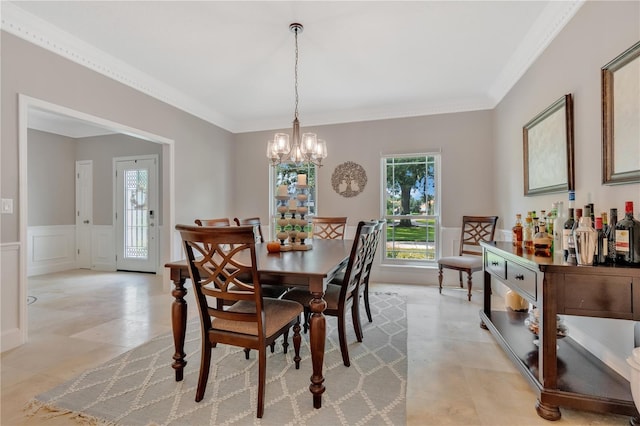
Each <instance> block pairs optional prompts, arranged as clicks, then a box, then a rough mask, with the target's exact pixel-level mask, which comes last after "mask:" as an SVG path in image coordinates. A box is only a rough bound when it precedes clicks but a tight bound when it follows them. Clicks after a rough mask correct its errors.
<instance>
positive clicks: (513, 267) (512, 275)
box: [507, 262, 538, 301]
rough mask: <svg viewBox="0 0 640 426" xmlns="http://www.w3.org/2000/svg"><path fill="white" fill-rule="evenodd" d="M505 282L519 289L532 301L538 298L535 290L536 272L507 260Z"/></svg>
mask: <svg viewBox="0 0 640 426" xmlns="http://www.w3.org/2000/svg"><path fill="white" fill-rule="evenodd" d="M507 282H508V283H509V286H511V287H515V289H516V290H517V289H519V290H520V291H521V292H523V293H525V294H524V295H528V296H529V297H530V298H531V299H533V301H536V300H537V299H538V293H537V291H536V288H537V287H536V273H535V272H534V271H532V270H531V269H527V268H525V267H523V266H520V265H518V264H517V263H514V262H507Z"/></svg>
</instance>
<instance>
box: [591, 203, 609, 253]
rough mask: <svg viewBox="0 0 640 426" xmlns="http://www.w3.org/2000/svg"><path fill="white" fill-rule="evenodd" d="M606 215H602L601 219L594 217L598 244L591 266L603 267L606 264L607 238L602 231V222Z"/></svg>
mask: <svg viewBox="0 0 640 426" xmlns="http://www.w3.org/2000/svg"><path fill="white" fill-rule="evenodd" d="M606 217H607V214H606V213H603V214H602V216H601V217H596V233H597V234H598V236H597V238H598V243H597V244H596V253H595V259H594V262H593V264H594V265H604V264H605V263H607V249H608V246H607V236H606V234H605V231H604V222H605V221H606Z"/></svg>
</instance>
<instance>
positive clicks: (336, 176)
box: [331, 161, 367, 198]
mask: <svg viewBox="0 0 640 426" xmlns="http://www.w3.org/2000/svg"><path fill="white" fill-rule="evenodd" d="M366 185H367V173H366V172H365V171H364V168H362V166H361V165H360V164H357V163H354V162H353V161H347V162H346V163H342V164H340V165H339V166H337V167H336V168H335V170H334V171H333V174H332V175H331V186H332V187H333V190H334V191H336V192H337V193H338V194H340V195H342V196H343V197H347V198H349V197H355V196H356V195H358V194H360V193H361V192H362V191H364V187H365V186H366Z"/></svg>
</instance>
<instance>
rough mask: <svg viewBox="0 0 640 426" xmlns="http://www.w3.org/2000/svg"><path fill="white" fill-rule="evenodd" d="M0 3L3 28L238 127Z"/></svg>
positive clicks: (216, 121) (212, 120) (217, 121)
mask: <svg viewBox="0 0 640 426" xmlns="http://www.w3.org/2000/svg"><path fill="white" fill-rule="evenodd" d="M0 7H1V8H2V9H1V16H2V19H1V23H0V28H1V29H2V30H4V31H6V32H8V33H11V34H13V35H15V36H16V37H20V38H21V39H23V40H26V41H28V42H30V43H33V44H35V45H37V46H39V47H42V48H43V49H46V50H48V51H50V52H53V53H55V54H57V55H60V56H62V57H64V58H66V59H68V60H70V61H73V62H75V63H77V64H79V65H82V66H84V67H86V68H89V69H91V70H93V71H95V72H97V73H100V74H102V75H104V76H107V77H109V78H111V79H113V80H115V81H117V82H119V83H122V84H124V85H126V86H129V87H131V88H132V89H135V90H137V91H139V92H142V93H144V94H146V95H149V96H151V97H153V98H155V99H158V100H159V101H162V102H164V103H166V104H169V105H172V106H174V107H176V108H178V109H180V110H182V111H185V112H188V113H189V114H192V115H194V116H196V117H198V118H201V119H203V120H205V121H207V122H209V123H212V124H214V125H216V126H219V127H221V128H223V129H225V130H228V131H230V132H234V131H236V130H237V129H236V127H237V123H235V122H234V121H232V120H230V119H228V118H227V117H225V116H224V115H222V114H220V113H218V112H217V111H213V110H211V109H210V108H208V107H207V106H205V105H204V104H202V103H200V102H198V101H196V100H194V99H193V98H191V97H188V96H185V95H184V94H183V93H182V92H180V91H179V90H177V89H176V88H174V87H172V86H169V85H167V84H165V83H163V82H161V81H159V80H157V79H155V78H153V77H151V76H150V75H148V74H146V73H143V72H142V71H140V70H138V69H136V68H134V67H132V66H131V65H129V64H127V63H125V62H123V61H120V60H119V59H117V58H114V57H113V56H111V55H109V54H107V53H105V52H103V51H101V50H99V49H97V48H96V47H94V46H92V45H90V44H88V43H85V42H84V41H82V40H80V39H78V38H77V37H74V36H72V35H71V34H69V33H67V32H65V31H62V30H60V29H59V28H58V27H56V26H54V25H51V24H50V23H48V22H47V21H45V20H43V19H40V18H38V17H37V16H34V15H32V14H30V13H28V12H26V11H24V10H23V9H21V8H20V7H18V6H16V5H14V4H12V3H11V2H9V1H4V0H3V1H2V3H1V5H0Z"/></svg>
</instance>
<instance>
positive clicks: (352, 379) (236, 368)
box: [29, 293, 407, 426]
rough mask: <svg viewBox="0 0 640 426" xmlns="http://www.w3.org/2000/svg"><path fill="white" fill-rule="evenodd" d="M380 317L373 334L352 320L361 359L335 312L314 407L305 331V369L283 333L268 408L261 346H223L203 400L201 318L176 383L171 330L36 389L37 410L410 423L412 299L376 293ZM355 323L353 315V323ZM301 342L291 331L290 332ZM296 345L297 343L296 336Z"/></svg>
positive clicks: (102, 420)
mask: <svg viewBox="0 0 640 426" xmlns="http://www.w3.org/2000/svg"><path fill="white" fill-rule="evenodd" d="M370 301H371V309H372V313H373V323H369V322H368V321H367V320H366V316H365V315H364V313H363V315H362V316H363V318H364V320H363V333H364V339H363V342H361V343H358V342H357V340H356V338H355V333H354V331H353V328H352V327H351V325H350V324H349V327H348V328H347V340H348V342H349V355H350V358H351V367H345V366H344V365H343V363H342V357H341V355H340V345H339V342H338V333H337V329H336V325H337V319H336V318H335V317H327V342H326V347H325V352H326V353H325V358H324V376H325V385H326V391H325V393H324V395H323V398H322V408H321V409H314V408H313V402H312V395H311V393H310V392H309V378H310V376H311V357H310V353H309V343H308V335H303V339H302V348H301V351H300V356H301V357H302V361H301V364H300V369H299V370H296V369H295V365H294V362H293V349H292V348H293V345H292V344H291V345H290V346H289V348H290V350H289V353H287V354H284V353H283V352H282V345H281V344H280V340H279V342H278V344H277V345H276V351H275V353H273V354H272V353H270V352H268V353H269V355H268V357H267V387H266V393H265V411H264V416H263V418H262V419H258V418H256V401H257V395H256V394H257V377H258V365H257V361H256V352H255V351H252V354H251V358H250V359H249V360H246V359H245V357H244V353H243V352H242V349H239V348H235V347H231V346H228V345H218V347H217V348H215V349H214V350H213V354H212V362H211V372H210V376H209V381H208V384H207V389H206V392H205V395H204V399H203V400H202V401H201V402H199V403H196V402H195V401H194V398H195V393H196V385H197V381H198V370H199V366H200V329H199V327H200V325H199V322H198V320H197V319H195V320H191V321H189V323H188V325H187V336H186V342H185V352H186V353H187V361H188V363H187V365H186V367H185V370H184V380H183V381H181V382H176V381H175V373H174V370H173V369H172V368H171V365H170V364H171V361H172V356H173V353H174V347H173V338H172V335H171V334H170V333H168V334H165V335H162V336H159V337H157V338H155V339H153V340H151V341H149V342H147V343H145V344H143V345H141V346H139V347H137V348H135V349H132V350H131V351H129V352H127V353H124V354H122V355H120V356H118V357H117V358H114V359H113V360H111V361H109V362H107V363H105V364H103V365H101V366H99V367H96V368H93V369H90V370H88V371H85V372H84V373H82V374H81V375H79V376H78V377H76V378H75V379H72V380H70V381H68V382H66V383H63V384H61V385H59V386H57V387H55V388H54V389H51V390H50V391H47V392H44V393H42V394H40V395H38V396H36V397H35V398H34V399H33V400H32V401H31V402H30V403H29V408H30V410H32V412H33V413H36V412H38V415H39V416H40V415H42V414H43V413H45V414H46V415H51V416H55V415H64V416H69V417H73V418H75V419H76V420H79V421H81V422H83V423H85V424H86V423H89V424H100V425H123V426H124V425H131V426H136V425H141V426H148V425H189V426H199V425H278V426H280V425H320V424H323V425H350V426H351V425H404V424H405V423H406V412H405V406H406V401H405V395H406V385H407V315H406V303H405V301H404V299H403V298H401V297H400V296H398V295H396V294H382V293H377V294H376V293H372V294H371V295H370ZM347 322H348V323H350V319H349V321H347ZM290 340H291V338H290ZM289 343H292V342H291V341H290V342H289Z"/></svg>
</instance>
